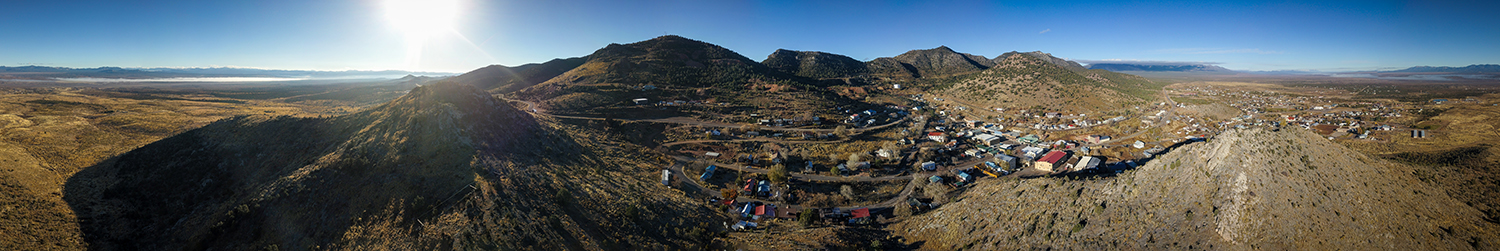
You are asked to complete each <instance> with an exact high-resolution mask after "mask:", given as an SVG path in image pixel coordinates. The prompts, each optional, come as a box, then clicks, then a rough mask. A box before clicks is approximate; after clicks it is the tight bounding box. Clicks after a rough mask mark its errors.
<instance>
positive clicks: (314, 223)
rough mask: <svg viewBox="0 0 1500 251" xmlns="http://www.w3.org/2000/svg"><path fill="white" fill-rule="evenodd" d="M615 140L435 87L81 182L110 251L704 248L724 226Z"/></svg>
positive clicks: (644, 156) (92, 170)
mask: <svg viewBox="0 0 1500 251" xmlns="http://www.w3.org/2000/svg"><path fill="white" fill-rule="evenodd" d="M619 142H624V141H623V140H621V139H619V138H618V137H617V136H613V135H610V134H606V133H603V132H600V131H596V130H593V129H588V128H580V127H577V126H572V125H567V124H560V123H557V122H554V121H550V120H548V119H544V118H536V117H532V116H531V115H529V114H526V113H524V112H520V111H518V110H516V109H515V108H513V107H511V106H510V105H509V104H507V103H506V102H504V101H501V100H498V99H495V98H494V97H492V96H491V95H489V94H488V93H486V92H485V91H483V90H480V89H479V88H476V87H473V86H470V85H465V84H458V83H451V82H445V83H438V84H432V85H425V86H422V87H417V88H416V89H413V90H412V91H411V92H410V93H409V94H407V95H405V96H403V97H401V98H398V99H396V100H394V101H391V102H389V103H386V104H384V105H381V106H378V107H375V108H371V109H369V110H365V111H362V112H358V113H355V114H350V115H345V116H338V117H332V118H292V117H260V116H256V117H236V118H232V119H225V120H221V121H218V122H215V123H213V124H210V125H207V126H204V127H202V128H199V129H195V130H191V131H187V132H184V133H182V134H179V135H176V136H173V137H169V138H166V139H163V140H161V141H157V142H155V143H151V144H149V145H146V146H144V147H141V148H139V149H136V150H134V151H130V152H128V153H125V154H123V155H121V156H119V157H117V158H115V159H113V160H112V161H105V162H103V163H101V164H98V165H95V166H92V167H89V168H87V169H85V170H83V171H81V172H79V173H78V174H77V175H75V176H73V177H72V178H70V179H69V180H68V183H67V186H66V187H67V189H66V195H65V198H66V200H67V201H68V203H69V204H70V205H71V206H72V207H73V208H74V209H75V211H77V213H78V215H79V217H80V218H81V222H82V223H81V228H82V229H83V232H84V238H85V239H86V240H87V241H88V242H89V244H90V246H91V248H97V249H106V250H109V249H143V250H180V249H232V250H245V249H293V250H305V249H357V250H412V249H497V248H498V249H560V248H568V249H581V248H582V249H618V248H626V247H639V248H648V249H689V248H696V247H698V246H699V245H700V243H701V241H703V240H705V239H706V238H707V237H708V236H707V234H706V233H708V230H706V229H708V226H707V225H703V224H702V223H703V222H713V221H714V220H712V219H713V218H714V217H717V216H715V215H716V214H714V213H713V212H712V211H711V210H709V209H708V208H706V207H703V206H699V205H698V204H697V203H694V202H693V201H692V200H690V199H688V197H686V196H685V195H683V194H682V193H681V192H679V191H676V190H672V189H670V188H665V187H662V186H661V185H660V184H659V183H657V182H656V181H655V179H654V177H659V176H657V175H659V173H658V172H659V168H658V166H660V165H662V164H664V163H661V162H656V161H653V159H652V156H659V155H656V154H654V153H651V152H650V151H649V150H647V149H645V148H643V147H639V146H635V145H630V144H627V143H619Z"/></svg>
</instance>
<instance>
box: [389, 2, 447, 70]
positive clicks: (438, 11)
mask: <svg viewBox="0 0 1500 251" xmlns="http://www.w3.org/2000/svg"><path fill="white" fill-rule="evenodd" d="M459 7H460V6H459V0H385V18H386V20H387V21H389V22H390V23H391V25H392V26H394V27H395V28H396V29H397V30H400V31H401V33H402V36H403V37H404V38H405V40H406V68H407V69H408V70H415V69H416V68H417V67H418V63H419V61H420V59H421V58H422V47H423V46H425V45H426V44H427V42H428V40H429V39H432V38H435V37H437V36H440V35H443V34H445V33H448V32H453V31H454V27H453V25H454V23H455V21H456V20H458V15H459Z"/></svg>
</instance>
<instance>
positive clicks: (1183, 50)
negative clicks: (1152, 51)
mask: <svg viewBox="0 0 1500 251" xmlns="http://www.w3.org/2000/svg"><path fill="white" fill-rule="evenodd" d="M1156 52H1157V53H1168V54H1286V52H1283V51H1268V50H1261V49H1259V48H1248V49H1224V48H1177V49H1160V50H1156Z"/></svg>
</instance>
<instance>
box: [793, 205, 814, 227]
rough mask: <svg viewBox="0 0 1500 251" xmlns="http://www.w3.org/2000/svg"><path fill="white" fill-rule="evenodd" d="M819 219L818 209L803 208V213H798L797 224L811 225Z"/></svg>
mask: <svg viewBox="0 0 1500 251" xmlns="http://www.w3.org/2000/svg"><path fill="white" fill-rule="evenodd" d="M817 221H818V211H817V210H815V209H812V208H803V209H802V214H799V215H797V224H798V225H802V226H803V227H810V226H812V225H813V223H816V222H817Z"/></svg>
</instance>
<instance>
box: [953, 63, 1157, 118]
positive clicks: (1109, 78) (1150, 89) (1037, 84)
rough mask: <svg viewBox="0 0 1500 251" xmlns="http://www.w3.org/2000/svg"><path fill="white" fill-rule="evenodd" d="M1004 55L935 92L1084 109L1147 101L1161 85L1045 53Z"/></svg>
mask: <svg viewBox="0 0 1500 251" xmlns="http://www.w3.org/2000/svg"><path fill="white" fill-rule="evenodd" d="M1002 57H1003V58H1004V59H1003V60H1001V61H999V63H997V64H995V66H994V67H993V68H989V69H988V70H984V71H981V72H978V73H974V74H970V75H966V76H964V77H962V78H959V79H956V80H953V81H952V82H949V83H940V84H939V85H937V86H936V88H934V89H936V91H934V92H937V93H943V94H947V95H948V96H952V97H956V98H961V99H965V100H967V101H969V103H971V104H976V105H984V106H989V107H1042V108H1045V109H1049V110H1074V111H1080V112H1086V111H1100V110H1111V109H1115V108H1120V107H1123V106H1125V105H1127V104H1139V103H1143V102H1144V101H1145V100H1147V99H1148V98H1151V97H1152V95H1154V93H1155V89H1158V88H1159V87H1156V86H1155V84H1152V83H1151V82H1150V81H1148V80H1146V79H1145V78H1141V77H1138V76H1133V75H1128V74H1122V73H1115V72H1110V71H1105V70H1086V69H1082V67H1077V69H1073V68H1074V67H1071V66H1068V65H1076V63H1072V62H1071V61H1066V60H1061V59H1057V58H1054V57H1052V56H1051V55H1049V54H1046V53H1040V52H1032V53H1007V54H1006V55H1003V56H1002ZM1057 61H1062V62H1066V63H1071V64H1059V63H1058V62H1057Z"/></svg>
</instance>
